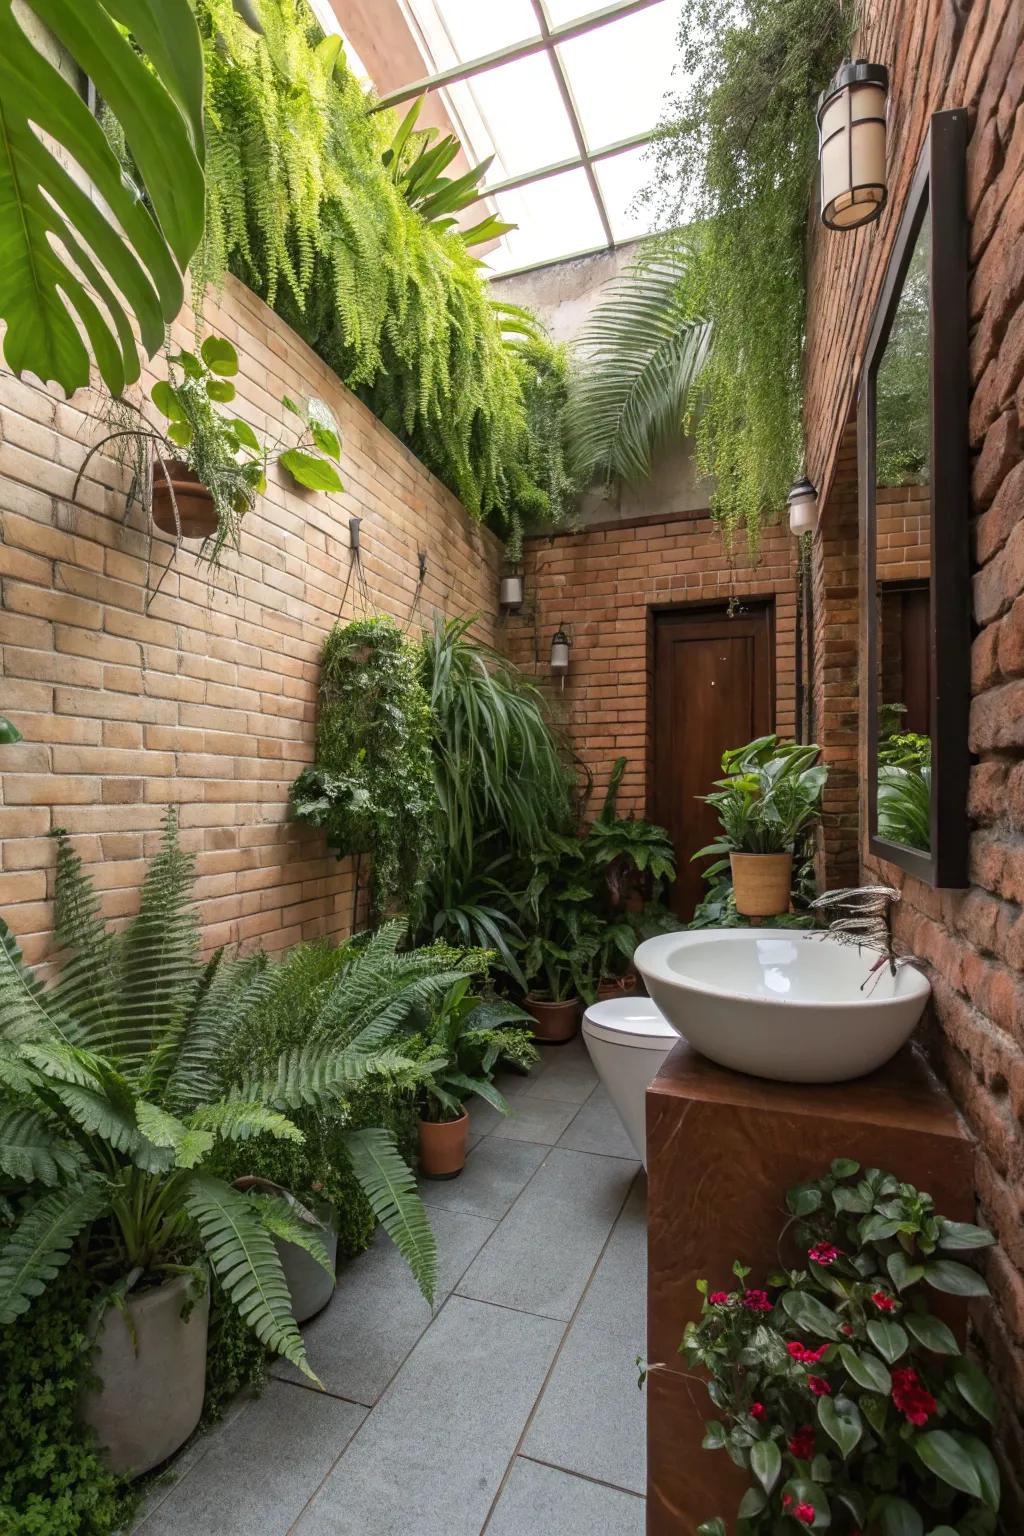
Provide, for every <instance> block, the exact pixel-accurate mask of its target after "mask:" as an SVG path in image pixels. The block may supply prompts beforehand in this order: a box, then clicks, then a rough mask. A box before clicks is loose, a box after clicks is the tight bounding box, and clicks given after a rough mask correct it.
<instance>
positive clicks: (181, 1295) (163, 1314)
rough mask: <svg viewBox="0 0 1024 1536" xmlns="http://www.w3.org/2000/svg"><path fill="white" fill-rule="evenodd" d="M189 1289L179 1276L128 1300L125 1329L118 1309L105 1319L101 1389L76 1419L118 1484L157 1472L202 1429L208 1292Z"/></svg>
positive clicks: (98, 1365) (97, 1364) (96, 1362)
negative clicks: (94, 1441)
mask: <svg viewBox="0 0 1024 1536" xmlns="http://www.w3.org/2000/svg"><path fill="white" fill-rule="evenodd" d="M194 1289H195V1286H194V1281H193V1279H192V1277H191V1276H190V1275H177V1276H175V1278H174V1279H173V1280H168V1281H167V1282H166V1283H165V1284H164V1285H161V1286H157V1287H156V1288H155V1289H154V1290H151V1291H143V1292H142V1293H141V1294H140V1295H138V1296H130V1297H129V1298H128V1300H127V1302H126V1304H125V1305H126V1309H127V1312H128V1314H129V1318H130V1320H131V1321H130V1323H129V1318H126V1317H125V1315H124V1312H123V1311H122V1310H121V1308H120V1307H115V1306H110V1307H108V1308H107V1310H106V1312H105V1313H104V1315H103V1322H102V1324H101V1326H100V1331H99V1337H98V1339H97V1352H96V1355H95V1356H94V1358H93V1373H94V1375H95V1376H96V1377H98V1378H99V1382H100V1385H99V1386H98V1387H97V1388H95V1389H94V1390H91V1391H88V1392H86V1393H85V1394H84V1396H83V1398H82V1402H81V1410H80V1411H81V1417H82V1419H83V1420H84V1421H85V1423H86V1424H88V1425H89V1426H90V1428H91V1429H93V1430H95V1432H96V1437H97V1439H98V1440H99V1443H100V1446H101V1448H102V1450H103V1452H104V1455H105V1459H106V1461H107V1464H108V1466H109V1467H110V1468H111V1470H112V1471H113V1472H117V1473H120V1474H121V1475H122V1476H127V1477H138V1476H139V1475H140V1474H141V1473H143V1472H148V1471H149V1470H150V1468H151V1467H157V1466H159V1465H160V1463H161V1462H162V1461H166V1460H167V1458H168V1456H172V1455H173V1454H174V1452H175V1451H176V1450H178V1448H179V1447H180V1446H182V1445H184V1443H185V1441H186V1440H187V1439H188V1437H189V1435H190V1434H191V1433H192V1431H193V1430H194V1429H195V1427H196V1425H197V1424H198V1423H199V1419H200V1416H201V1415H202V1411H203V1395H204V1392H205V1387H206V1332H207V1324H208V1322H209V1317H210V1291H209V1287H208V1286H207V1287H204V1289H203V1292H202V1294H201V1295H199V1296H193V1294H192V1293H193V1291H194ZM183 1313H184V1314H185V1315H184V1316H183V1315H182V1314H183Z"/></svg>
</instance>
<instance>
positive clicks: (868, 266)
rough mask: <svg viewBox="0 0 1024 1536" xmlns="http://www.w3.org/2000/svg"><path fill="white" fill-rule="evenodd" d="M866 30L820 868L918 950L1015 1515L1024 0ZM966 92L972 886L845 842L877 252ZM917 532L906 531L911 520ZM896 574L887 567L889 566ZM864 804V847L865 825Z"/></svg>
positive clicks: (836, 292)
mask: <svg viewBox="0 0 1024 1536" xmlns="http://www.w3.org/2000/svg"><path fill="white" fill-rule="evenodd" d="M873 16H874V20H873V24H872V29H871V31H870V33H869V34H868V36H867V37H864V38H862V39H860V40H859V43H858V47H857V51H858V53H863V54H865V55H866V56H868V57H871V58H874V59H879V60H881V61H882V62H884V63H886V64H888V66H889V69H890V74H891V77H892V98H891V107H890V153H889V186H890V209H889V210H888V211H887V212H886V214H885V215H884V216H883V218H882V219H880V220H879V221H878V222H877V223H875V224H873V225H871V226H869V227H868V228H867V229H865V230H863V231H860V232H859V233H857V234H852V235H843V236H836V235H829V234H827V233H826V232H824V231H823V230H821V229H816V230H815V231H814V233H813V235H812V242H811V269H810V284H809V316H808V337H809V339H808V377H807V438H808V445H809V446H808V470H809V473H810V475H811V477H812V478H813V479H814V480H815V482H816V483H817V484H818V485H819V486H821V487H822V488H823V491H824V513H823V521H822V529H821V533H820V535H819V537H818V539H817V540H816V548H815V572H814V576H815V591H816V596H817V599H818V612H817V616H816V617H817V638H818V657H817V667H816V673H815V684H816V703H817V706H818V708H819V711H820V712H821V717H822V719H823V730H824V736H825V743H826V753H827V755H828V757H829V759H830V761H831V762H832V764H833V781H832V784H831V785H830V796H831V801H832V809H833V811H835V812H836V816H837V821H836V823H835V824H834V828H833V831H832V833H831V834H828V833H827V834H826V859H825V867H824V874H825V876H826V878H827V880H828V883H830V884H832V885H836V884H839V883H843V882H846V881H848V880H849V879H850V878H851V877H852V876H854V875H856V874H857V873H858V863H860V868H861V872H863V873H864V874H865V876H867V877H869V878H872V879H877V878H883V879H884V880H885V881H886V882H887V883H891V884H895V885H898V886H901V887H902V893H903V901H902V903H901V907H900V908H899V913H898V927H899V933H900V937H901V938H902V939H903V940H904V941H905V942H906V944H907V945H908V947H909V948H910V949H911V950H912V951H913V952H914V953H915V954H916V955H918V956H919V957H920V958H921V959H923V960H924V961H925V962H926V964H927V965H928V968H929V972H930V975H931V979H932V985H933V993H934V1024H933V1031H932V1037H931V1045H932V1047H933V1055H934V1059H935V1061H936V1063H937V1065H938V1066H939V1067H940V1069H941V1070H942V1072H943V1074H944V1076H945V1078H946V1081H947V1082H948V1083H949V1085H950V1088H951V1090H952V1092H953V1095H954V1098H955V1100H956V1102H957V1104H958V1105H959V1107H960V1109H961V1111H962V1113H963V1115H964V1117H965V1119H966V1121H967V1124H968V1126H969V1128H970V1131H971V1133H972V1135H973V1137H974V1138H975V1144H976V1163H975V1169H976V1186H977V1191H978V1198H979V1207H980V1216H981V1219H982V1220H983V1221H985V1222H987V1223H988V1224H989V1225H990V1226H991V1227H992V1228H993V1230H994V1231H995V1232H996V1234H997V1236H998V1238H999V1246H998V1247H997V1248H996V1249H994V1250H993V1251H992V1253H991V1254H990V1255H989V1256H988V1257H987V1258H986V1261H985V1267H986V1271H987V1275H988V1279H989V1283H990V1285H991V1287H992V1290H993V1292H994V1295H995V1298H996V1301H995V1306H994V1307H990V1306H988V1305H979V1306H977V1307H976V1308H975V1309H974V1317H973V1321H974V1327H975V1331H976V1337H977V1339H978V1340H979V1342H980V1345H981V1348H982V1350H983V1351H984V1353H985V1354H986V1355H987V1356H988V1359H989V1361H990V1364H991V1368H992V1370H993V1372H994V1374H995V1377H996V1380H997V1383H998V1386H999V1388H1000V1391H1001V1394H1002V1396H1003V1399H1004V1404H1005V1413H1004V1420H1003V1430H1002V1436H1003V1445H1004V1450H1005V1455H1004V1458H1003V1468H1004V1472H1005V1474H1006V1482H1007V1493H1006V1505H1007V1513H1006V1529H1007V1530H1018V1529H1022V1528H1024V1494H1022V1483H1021V1477H1022V1468H1024V1128H1022V1121H1024V440H1022V429H1024V177H1022V176H1021V169H1022V165H1024V8H1022V6H1021V5H1020V4H1019V0H993V3H990V4H988V5H979V4H974V5H968V4H964V3H954V0H946V3H941V4H940V3H939V0H892V3H889V4H886V5H883V6H880V7H876V8H875V10H874V12H873ZM947 107H966V108H967V110H968V113H969V148H968V213H969V216H970V219H971V235H970V261H971V277H970V314H971V324H972V341H971V385H972V396H971V412H970V438H971V449H972V453H973V454H974V456H975V457H974V464H973V474H972V482H971V507H970V515H971V526H972V532H973V553H974V560H973V581H974V619H975V624H976V638H975V640H974V645H973V651H972V696H973V703H972V711H971V738H970V744H971V750H972V752H973V753H974V754H975V755H976V759H977V761H976V764H975V766H974V768H973V770H972V776H971V791H970V800H969V804H968V806H967V807H966V808H965V809H966V814H968V815H969V817H970V819H971V826H972V836H971V882H972V884H971V888H970V889H969V890H968V891H966V892H958V891H933V890H932V889H931V888H930V887H928V886H925V885H923V884H921V883H920V882H919V881H917V880H914V879H912V878H911V877H909V876H904V875H903V874H902V872H901V871H900V870H898V869H896V868H895V867H893V866H891V865H889V864H887V863H881V862H879V861H874V860H871V859H868V858H867V857H863V858H862V859H861V860H860V861H858V860H857V859H856V857H855V856H854V850H855V849H856V847H857V838H856V829H857V826H858V807H857V780H858V778H859V777H860V776H861V770H862V769H863V768H864V766H865V765H864V764H863V761H862V759H860V758H859V757H858V743H857V734H858V732H857V725H858V718H859V708H860V704H861V703H862V702H863V698H864V695H863V693H861V692H860V691H859V685H860V684H861V682H862V680H863V677H864V669H863V668H860V671H859V673H858V655H857V645H856V627H855V626H856V620H857V614H858V608H859V593H858V570H857V548H858V534H857V506H856V493H857V467H856V456H855V447H856V431H855V427H854V425H853V421H852V412H853V406H854V394H855V390H856V386H857V382H858V379H859V377H860V372H861V367H862V362H863V355H864V348H865V343H866V338H867V334H868V330H869V328H870V325H871V321H872V317H873V314H874V309H875V306H876V303H877V299H878V294H879V290H880V286H881V283H882V278H883V274H884V271H885V264H886V260H887V258H888V253H889V250H890V248H891V244H892V241H893V239H894V237H895V233H896V229H897V226H898V222H899V215H900V213H901V212H902V209H903V207H904V206H905V203H906V198H907V192H908V188H909V185H910V179H911V176H912V174H913V170H914V166H915V164H916V161H917V158H918V155H919V153H920V150H921V147H922V145H923V142H924V137H925V133H926V131H927V124H928V118H929V115H930V114H931V113H932V112H933V111H937V110H940V109H943V108H947ZM905 531H906V532H907V533H908V534H909V533H911V532H912V530H910V529H908V530H905ZM888 574H892V573H891V572H890V573H888ZM865 830H866V829H865V827H864V825H863V822H861V824H860V834H861V839H862V841H861V846H862V847H863V846H864V844H863V838H864V836H865Z"/></svg>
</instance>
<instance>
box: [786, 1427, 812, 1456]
mask: <svg viewBox="0 0 1024 1536" xmlns="http://www.w3.org/2000/svg"><path fill="white" fill-rule="evenodd" d="M788 1444H789V1454H790V1455H791V1456H795V1457H796V1459H797V1461H810V1459H811V1457H812V1456H813V1455H814V1426H813V1425H812V1424H801V1425H800V1428H799V1429H798V1430H797V1431H796V1433H795V1434H793V1435H791V1436H790V1438H789V1441H788Z"/></svg>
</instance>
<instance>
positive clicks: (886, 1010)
mask: <svg viewBox="0 0 1024 1536" xmlns="http://www.w3.org/2000/svg"><path fill="white" fill-rule="evenodd" d="M879 958H880V957H879V955H878V954H877V953H876V952H875V951H874V950H868V949H862V948H860V947H859V946H858V945H854V944H841V943H840V942H839V941H838V940H837V939H834V938H832V937H831V936H830V935H828V934H825V933H820V932H817V933H810V932H806V933H805V932H802V931H800V930H794V929H790V930H788V931H785V930H780V929H778V928H704V929H698V930H694V931H693V932H691V933H665V934H659V935H658V937H657V938H654V939H648V940H646V942H645V943H643V944H641V945H640V947H639V949H638V950H637V952H636V958H635V964H636V967H637V969H638V970H639V972H640V974H641V976H642V977H643V978H644V981H645V982H646V983H647V989H648V991H649V992H650V994H651V996H652V998H653V999H654V1001H655V1002H656V1003H657V1005H658V1007H659V1008H660V1009H661V1011H662V1013H663V1014H664V1015H665V1017H666V1018H667V1019H668V1021H669V1023H670V1024H672V1025H673V1026H674V1027H675V1028H676V1029H677V1030H678V1031H679V1033H680V1034H681V1035H683V1036H685V1038H686V1039H687V1040H688V1041H689V1042H690V1044H691V1045H692V1046H694V1047H695V1049H696V1050H698V1051H701V1052H702V1053H703V1054H704V1055H705V1056H709V1057H710V1058H711V1060H712V1061H717V1062H719V1063H720V1065H721V1066H723V1067H732V1068H733V1069H734V1070H735V1071H737V1072H749V1073H752V1074H753V1076H755V1077H770V1078H775V1079H777V1080H778V1081H780V1082H786V1083H839V1082H843V1081H845V1079H847V1078H850V1077H862V1076H863V1075H864V1073H865V1072H873V1071H874V1070H875V1068H876V1067H880V1066H882V1065H883V1064H884V1063H885V1062H887V1061H888V1060H889V1058H890V1057H891V1056H894V1055H895V1054H896V1052H897V1051H898V1050H899V1048H900V1046H901V1045H903V1044H904V1043H905V1042H906V1041H907V1040H908V1039H909V1038H910V1036H911V1035H912V1034H913V1031H914V1027H915V1026H916V1024H917V1021H918V1020H919V1019H920V1017H921V1014H922V1013H923V1012H924V1006H925V1003H926V1002H927V1001H928V995H929V993H930V992H931V987H930V985H929V983H928V981H927V979H926V978H925V977H924V976H922V974H921V972H920V971H918V970H916V969H915V968H914V967H913V966H912V965H901V966H899V967H898V968H897V971H896V974H895V976H894V975H893V974H892V972H891V971H890V969H889V966H888V964H887V963H883V964H882V965H881V966H880V967H879V969H878V970H877V971H874V972H873V971H872V967H873V966H874V965H875V964H876V962H877V961H878V960H879Z"/></svg>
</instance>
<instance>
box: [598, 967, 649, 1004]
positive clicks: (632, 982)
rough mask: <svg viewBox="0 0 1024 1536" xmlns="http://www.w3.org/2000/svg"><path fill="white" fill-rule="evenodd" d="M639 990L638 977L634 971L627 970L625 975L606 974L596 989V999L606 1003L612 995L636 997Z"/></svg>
mask: <svg viewBox="0 0 1024 1536" xmlns="http://www.w3.org/2000/svg"><path fill="white" fill-rule="evenodd" d="M639 990H640V978H639V976H638V975H637V974H636V971H627V973H626V975H625V976H606V977H604V979H603V980H602V982H601V985H600V986H599V987H598V989H597V1001H598V1002H599V1003H606V1002H608V1001H609V1000H610V999H611V998H613V997H637V996H638V995H639Z"/></svg>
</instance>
